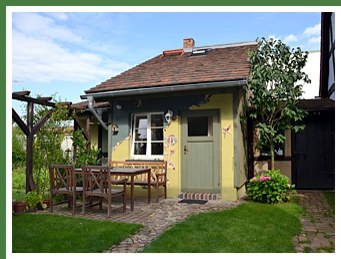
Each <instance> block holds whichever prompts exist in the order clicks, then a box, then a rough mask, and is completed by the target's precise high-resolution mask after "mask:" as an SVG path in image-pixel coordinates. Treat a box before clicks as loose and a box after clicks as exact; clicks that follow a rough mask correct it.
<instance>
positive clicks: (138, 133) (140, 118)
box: [131, 113, 164, 159]
mask: <svg viewBox="0 0 341 259" xmlns="http://www.w3.org/2000/svg"><path fill="white" fill-rule="evenodd" d="M163 122H164V114H163V113H140V114H135V115H134V120H133V141H132V148H131V157H132V158H134V159H163V124H164V123H163Z"/></svg>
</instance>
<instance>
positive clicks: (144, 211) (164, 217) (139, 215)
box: [53, 198, 244, 253]
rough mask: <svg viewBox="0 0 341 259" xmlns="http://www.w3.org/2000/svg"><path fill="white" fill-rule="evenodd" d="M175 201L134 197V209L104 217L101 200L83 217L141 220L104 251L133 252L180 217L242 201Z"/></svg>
mask: <svg viewBox="0 0 341 259" xmlns="http://www.w3.org/2000/svg"><path fill="white" fill-rule="evenodd" d="M178 201H179V199H172V198H167V199H160V201H159V203H156V202H155V201H152V202H151V203H150V204H147V203H146V200H145V198H143V199H138V198H137V199H136V200H135V210H134V211H130V208H129V206H127V211H126V213H122V209H121V208H120V209H114V210H113V211H112V216H111V218H110V219H107V218H106V212H107V211H106V207H105V205H104V204H103V210H102V211H100V210H98V209H96V208H95V207H94V208H92V209H91V210H88V211H86V214H85V216H84V217H85V218H89V219H96V220H109V221H115V222H126V223H136V224H142V225H143V227H142V229H141V230H140V231H139V232H138V233H137V234H135V235H133V236H130V237H129V238H127V239H126V240H123V241H122V242H121V243H120V244H119V245H114V246H113V247H111V248H110V249H109V250H107V251H105V253H135V252H140V251H142V250H143V249H144V247H145V246H146V245H147V244H149V243H150V242H151V241H152V240H153V239H155V238H156V237H158V236H159V235H161V234H162V233H163V232H164V231H165V230H166V229H168V228H169V227H170V226H172V225H173V224H175V223H178V222H181V221H183V220H184V219H186V218H187V217H188V216H190V215H194V214H197V213H201V212H208V211H218V210H223V209H227V208H232V207H235V206H237V205H239V204H241V203H242V202H244V201H242V200H240V201H236V202H227V201H222V200H215V201H213V200H210V201H208V202H207V203H206V204H203V205H200V204H184V203H178ZM128 204H129V203H128ZM53 213H54V214H62V215H69V216H72V213H71V209H68V208H67V205H64V206H63V205H62V206H61V205H59V206H55V207H54V210H53ZM75 216H76V217H77V216H80V217H83V216H82V214H81V208H77V210H76V215H75Z"/></svg>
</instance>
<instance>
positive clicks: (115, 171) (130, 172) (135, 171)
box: [75, 167, 151, 211]
mask: <svg viewBox="0 0 341 259" xmlns="http://www.w3.org/2000/svg"><path fill="white" fill-rule="evenodd" d="M75 172H76V173H77V174H81V173H82V168H76V169H75ZM110 173H111V174H112V175H120V176H125V177H130V210H131V211H133V210H134V178H135V176H136V175H140V174H148V204H149V203H150V197H151V184H150V180H151V171H150V168H123V167H112V168H111V169H110Z"/></svg>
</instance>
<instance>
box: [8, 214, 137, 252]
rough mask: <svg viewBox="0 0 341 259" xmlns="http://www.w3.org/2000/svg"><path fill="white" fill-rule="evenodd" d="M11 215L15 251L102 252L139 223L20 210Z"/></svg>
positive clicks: (131, 232)
mask: <svg viewBox="0 0 341 259" xmlns="http://www.w3.org/2000/svg"><path fill="white" fill-rule="evenodd" d="M12 219H13V223H12V237H13V247H12V250H13V252H14V253H15V252H19V253H39V252H42V253H94V252H103V251H104V250H106V249H109V248H110V247H111V246H112V245H114V244H118V243H120V242H121V241H122V240H124V239H125V238H127V237H128V236H129V235H132V234H133V233H136V232H137V231H138V230H139V229H140V228H141V227H142V226H141V225H135V224H125V223H116V222H109V221H95V220H88V219H83V218H76V217H65V216H56V215H46V214H23V215H20V216H13V218H12Z"/></svg>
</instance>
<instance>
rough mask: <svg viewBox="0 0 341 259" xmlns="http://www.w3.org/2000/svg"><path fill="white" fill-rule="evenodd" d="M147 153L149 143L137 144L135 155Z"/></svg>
mask: <svg viewBox="0 0 341 259" xmlns="http://www.w3.org/2000/svg"><path fill="white" fill-rule="evenodd" d="M146 151H147V143H135V145H134V154H135V155H145V154H146Z"/></svg>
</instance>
